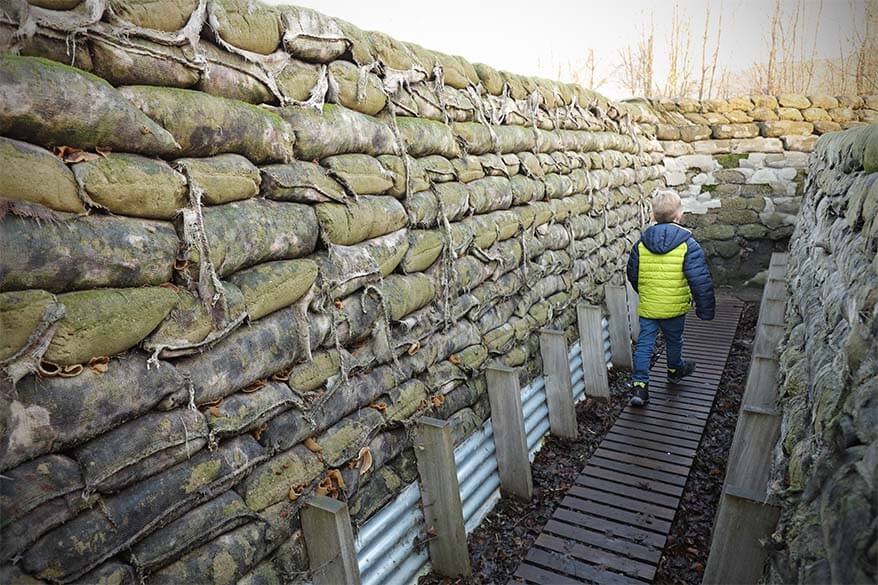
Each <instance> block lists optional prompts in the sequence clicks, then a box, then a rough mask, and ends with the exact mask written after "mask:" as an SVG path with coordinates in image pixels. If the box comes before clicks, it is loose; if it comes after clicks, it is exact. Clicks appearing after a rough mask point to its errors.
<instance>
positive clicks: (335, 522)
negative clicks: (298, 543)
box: [301, 496, 360, 585]
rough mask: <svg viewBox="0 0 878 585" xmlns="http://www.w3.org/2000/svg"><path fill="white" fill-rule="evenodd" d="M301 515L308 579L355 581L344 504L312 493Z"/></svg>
mask: <svg viewBox="0 0 878 585" xmlns="http://www.w3.org/2000/svg"><path fill="white" fill-rule="evenodd" d="M301 519H302V535H303V536H304V537H305V546H306V548H307V549H308V563H309V565H310V568H311V579H312V581H313V582H314V583H315V584H316V585H359V583H360V570H359V567H358V566H357V553H356V550H355V549H354V535H353V532H352V531H351V517H350V515H349V514H348V507H347V504H345V503H344V502H339V501H338V500H333V499H332V498H327V497H325V496H315V497H313V498H312V499H311V500H309V501H308V503H307V504H306V505H305V507H304V508H302V512H301Z"/></svg>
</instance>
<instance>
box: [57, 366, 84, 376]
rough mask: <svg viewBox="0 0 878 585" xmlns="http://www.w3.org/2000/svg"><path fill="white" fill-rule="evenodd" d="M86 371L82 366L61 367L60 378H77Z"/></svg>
mask: <svg viewBox="0 0 878 585" xmlns="http://www.w3.org/2000/svg"><path fill="white" fill-rule="evenodd" d="M83 370H85V368H84V367H82V364H73V365H72V366H61V370H60V371H59V372H58V376H60V377H62V378H75V377H76V376H78V375H79V374H81V373H82V372H83Z"/></svg>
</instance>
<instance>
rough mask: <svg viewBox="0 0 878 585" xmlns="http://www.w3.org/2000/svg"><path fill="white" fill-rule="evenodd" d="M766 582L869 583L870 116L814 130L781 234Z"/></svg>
mask: <svg viewBox="0 0 878 585" xmlns="http://www.w3.org/2000/svg"><path fill="white" fill-rule="evenodd" d="M788 283H789V289H790V300H789V302H788V304H787V320H788V332H787V335H786V338H785V340H784V342H783V344H782V345H781V349H782V353H781V359H780V375H779V380H780V383H781V387H780V392H781V399H780V406H781V407H782V409H783V423H782V427H781V437H780V440H779V442H778V444H777V446H776V448H775V463H774V469H773V482H772V492H773V495H772V497H773V498H774V500H775V502H774V503H776V504H777V505H778V506H780V508H781V517H780V521H779V523H778V527H777V530H776V532H775V534H774V535H773V542H769V543H768V544H767V547H768V549H769V555H770V567H769V574H768V581H769V582H771V583H874V582H875V579H876V567H878V558H876V551H878V547H876V538H878V535H876V530H875V527H876V523H878V508H876V501H875V494H876V489H878V488H876V481H878V477H876V470H878V425H876V424H875V423H876V421H878V352H876V350H875V348H876V344H878V125H872V126H869V127H868V128H863V129H856V130H849V131H846V132H840V133H831V134H827V135H825V136H821V137H820V139H819V140H818V141H817V146H816V149H815V151H814V154H813V155H812V159H811V163H810V165H809V173H808V179H807V183H806V191H805V197H804V200H803V202H802V211H801V213H800V215H799V222H798V224H797V226H796V231H795V232H794V234H793V236H792V239H791V241H790V265H789V269H788Z"/></svg>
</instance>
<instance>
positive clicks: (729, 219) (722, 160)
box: [641, 95, 878, 284]
mask: <svg viewBox="0 0 878 585" xmlns="http://www.w3.org/2000/svg"><path fill="white" fill-rule="evenodd" d="M641 103H644V102H642V101H641ZM644 105H645V104H644ZM649 105H651V107H652V110H653V111H654V112H655V114H656V116H655V118H654V119H652V120H650V121H649V122H648V123H647V125H646V126H645V127H644V129H645V131H646V132H647V133H651V132H653V131H654V132H655V135H656V137H657V139H658V140H659V142H660V144H661V146H662V149H663V151H664V154H665V159H664V165H665V169H666V173H665V180H666V182H667V185H668V186H669V187H671V188H673V189H675V190H677V191H679V192H680V194H681V195H682V196H683V201H684V204H685V208H686V211H687V212H688V213H689V215H688V216H687V218H686V223H687V225H689V226H691V227H694V228H695V236H696V238H698V239H699V241H701V242H702V243H703V244H704V247H705V250H706V251H707V253H708V255H709V256H710V257H711V264H712V268H713V273H714V277H715V279H716V280H717V281H718V282H720V283H726V284H743V283H744V282H746V281H747V280H748V279H750V278H752V277H753V276H754V275H755V274H756V273H758V272H760V271H763V270H765V269H766V268H767V267H768V261H769V258H770V257H771V253H772V252H774V251H781V250H784V249H785V248H786V245H787V241H788V238H789V236H790V234H791V233H792V231H793V226H794V225H795V222H796V215H797V213H798V211H799V206H800V203H801V197H802V193H803V185H804V176H805V173H806V169H807V164H808V153H810V152H811V150H812V149H813V148H814V144H815V143H816V141H817V138H818V136H820V135H822V134H824V133H827V132H835V131H839V130H842V129H848V128H852V127H856V126H862V125H865V124H870V123H876V122H878V96H864V97H857V96H842V97H837V98H836V97H829V96H807V97H806V96H803V95H781V96H777V97H775V96H751V97H740V98H732V99H729V100H708V101H704V102H698V101H697V100H692V99H680V100H674V101H672V100H651V101H650V102H649Z"/></svg>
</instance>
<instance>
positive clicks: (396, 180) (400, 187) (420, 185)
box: [378, 154, 430, 199]
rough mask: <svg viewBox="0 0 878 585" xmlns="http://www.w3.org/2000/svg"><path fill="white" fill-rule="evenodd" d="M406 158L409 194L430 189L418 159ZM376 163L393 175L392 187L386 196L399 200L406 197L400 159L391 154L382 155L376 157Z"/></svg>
mask: <svg viewBox="0 0 878 585" xmlns="http://www.w3.org/2000/svg"><path fill="white" fill-rule="evenodd" d="M406 156H407V159H408V180H409V182H410V183H411V185H410V188H411V193H417V192H418V191H424V190H425V189H428V188H429V187H430V181H429V179H428V178H427V171H426V170H424V166H423V165H422V164H419V159H416V158H412V157H411V156H408V155H406ZM378 162H380V163H381V166H383V167H384V168H385V169H387V170H388V171H390V172H391V173H393V186H392V187H391V188H390V189H389V190H388V191H387V194H388V195H393V196H394V197H396V198H398V199H401V198H403V197H405V196H406V178H407V175H406V166H405V163H404V162H403V159H402V157H400V156H396V155H393V154H382V155H381V156H379V157H378Z"/></svg>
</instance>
